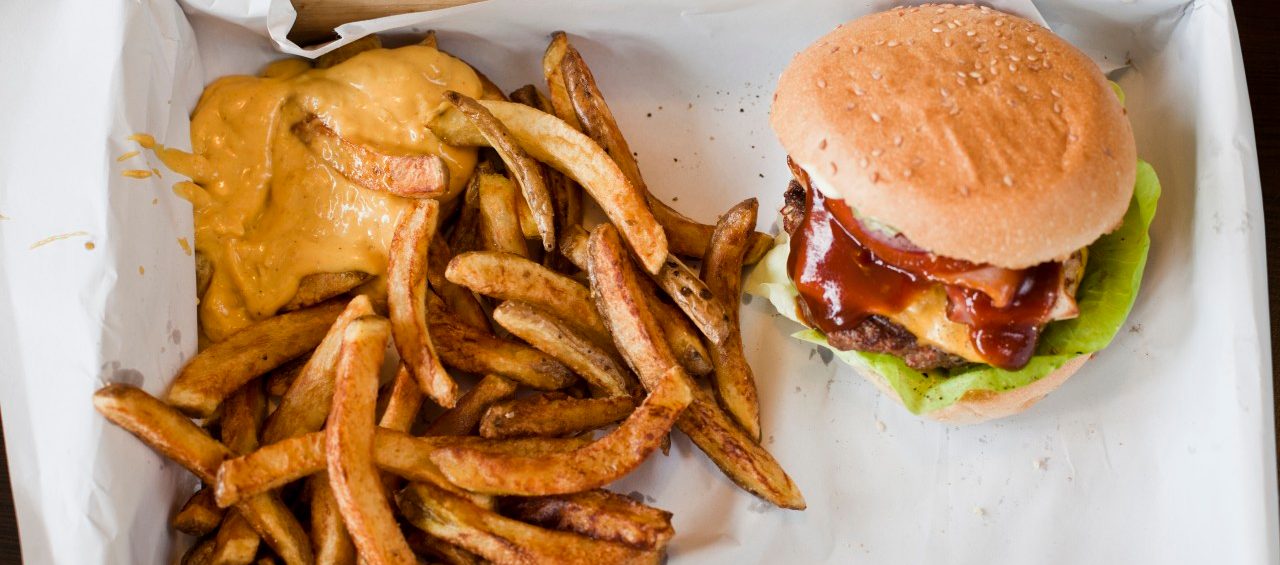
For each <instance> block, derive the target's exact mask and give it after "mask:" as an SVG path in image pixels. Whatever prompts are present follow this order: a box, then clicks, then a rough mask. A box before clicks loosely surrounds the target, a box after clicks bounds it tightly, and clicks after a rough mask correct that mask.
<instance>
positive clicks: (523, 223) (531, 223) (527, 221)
mask: <svg viewBox="0 0 1280 565" xmlns="http://www.w3.org/2000/svg"><path fill="white" fill-rule="evenodd" d="M534 164H535V165H538V167H539V168H542V166H543V165H542V163H538V162H536V161H535V162H534ZM543 182H544V183H545V182H546V181H545V179H544V180H543ZM548 190H550V189H548ZM516 218H518V219H519V220H520V235H523V236H524V238H525V239H538V238H539V237H541V234H539V233H538V220H537V219H535V218H534V217H533V208H530V207H529V201H528V200H525V199H524V197H523V196H521V197H520V198H516Z"/></svg>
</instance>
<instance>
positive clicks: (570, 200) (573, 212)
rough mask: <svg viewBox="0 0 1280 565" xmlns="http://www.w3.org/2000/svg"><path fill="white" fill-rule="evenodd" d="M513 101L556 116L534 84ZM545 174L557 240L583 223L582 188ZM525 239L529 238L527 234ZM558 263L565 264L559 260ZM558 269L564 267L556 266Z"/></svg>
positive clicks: (515, 94)
mask: <svg viewBox="0 0 1280 565" xmlns="http://www.w3.org/2000/svg"><path fill="white" fill-rule="evenodd" d="M511 101H512V102H519V103H520V104H524V105H525V106H528V107H530V108H535V109H537V110H538V111H540V112H544V113H547V114H555V109H554V108H552V106H551V101H550V100H549V99H547V97H546V96H543V95H542V93H541V92H539V91H538V88H537V87H536V86H534V85H532V84H526V85H524V86H523V87H521V88H519V89H518V90H516V91H515V92H512V93H511ZM542 169H543V174H544V175H545V176H546V179H547V190H549V191H550V192H551V200H552V201H553V202H554V203H555V207H556V213H555V219H556V234H557V237H556V239H559V238H560V237H561V234H563V233H564V229H565V228H567V227H568V226H576V225H578V224H581V223H582V187H580V186H578V185H577V184H576V183H574V182H573V181H572V180H569V178H568V177H566V176H564V173H561V172H560V171H557V170H555V169H552V168H551V167H547V166H545V165H543V167H542ZM525 237H529V235H528V234H527V233H526V235H525ZM549 257H553V258H555V257H558V256H557V255H555V254H549ZM558 262H563V260H559V261H558ZM556 266H557V269H558V270H560V269H559V268H560V267H561V266H562V265H556Z"/></svg>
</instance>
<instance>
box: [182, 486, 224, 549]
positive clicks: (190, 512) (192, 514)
mask: <svg viewBox="0 0 1280 565" xmlns="http://www.w3.org/2000/svg"><path fill="white" fill-rule="evenodd" d="M224 514H226V509H225V508H222V507H220V506H218V503H217V502H215V501H214V497H213V489H212V488H208V487H206V488H202V489H200V490H198V491H196V493H195V494H193V495H191V498H188V499H187V502H186V503H185V504H183V505H182V508H181V509H180V510H178V513H177V514H174V515H173V519H172V520H170V521H169V525H171V526H173V529H175V530H178V531H179V532H182V533H184V534H190V535H193V536H196V537H200V536H203V535H205V534H207V533H209V532H212V531H213V530H215V529H217V527H218V524H221V523H222V516H223V515H224Z"/></svg>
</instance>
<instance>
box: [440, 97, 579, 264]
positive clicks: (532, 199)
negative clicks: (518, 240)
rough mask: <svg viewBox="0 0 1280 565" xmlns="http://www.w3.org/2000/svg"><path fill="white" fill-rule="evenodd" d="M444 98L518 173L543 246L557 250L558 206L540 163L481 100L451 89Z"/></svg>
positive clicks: (510, 170)
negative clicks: (556, 215)
mask: <svg viewBox="0 0 1280 565" xmlns="http://www.w3.org/2000/svg"><path fill="white" fill-rule="evenodd" d="M445 100H447V101H448V102H449V103H450V104H452V105H453V106H454V107H455V108H457V109H458V111H459V112H460V113H461V114H462V115H463V116H466V118H467V119H468V120H469V121H470V122H471V125H473V126H475V128H476V130H477V131H479V132H480V134H481V135H482V136H484V138H485V141H486V142H487V143H486V144H487V145H488V146H490V147H492V148H493V149H494V150H495V151H497V152H498V155H499V156H501V157H502V162H503V163H505V164H506V165H507V170H508V171H509V172H510V173H511V174H512V175H514V176H515V178H516V180H517V181H518V184H519V185H520V192H521V193H522V194H523V195H524V199H525V201H526V202H528V203H529V209H530V211H532V212H533V220H534V222H535V223H536V224H537V226H538V233H539V234H541V236H542V247H543V249H545V250H546V251H553V250H555V248H556V228H555V219H554V218H555V207H554V205H553V204H552V201H551V193H550V192H549V191H548V190H547V184H546V179H545V178H543V174H542V168H541V165H539V164H538V162H537V161H535V160H533V157H530V156H529V154H528V153H526V152H525V150H524V149H523V148H522V147H521V146H520V143H519V142H518V141H517V140H516V138H515V136H514V135H512V133H511V132H510V131H507V128H506V126H504V125H503V123H502V122H501V121H499V120H498V119H497V118H495V117H494V116H493V114H491V113H490V112H489V110H488V109H486V108H485V107H484V106H482V105H480V103H479V102H477V101H475V100H474V99H472V98H469V97H467V96H465V95H462V94H458V93H457V92H452V91H450V92H447V93H445Z"/></svg>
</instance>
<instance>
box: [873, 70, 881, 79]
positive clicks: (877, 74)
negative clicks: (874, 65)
mask: <svg viewBox="0 0 1280 565" xmlns="http://www.w3.org/2000/svg"><path fill="white" fill-rule="evenodd" d="M882 76H884V75H882V74H880V71H879V70H874V71H871V80H880V77H882Z"/></svg>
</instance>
